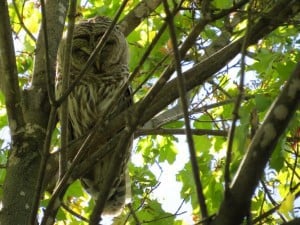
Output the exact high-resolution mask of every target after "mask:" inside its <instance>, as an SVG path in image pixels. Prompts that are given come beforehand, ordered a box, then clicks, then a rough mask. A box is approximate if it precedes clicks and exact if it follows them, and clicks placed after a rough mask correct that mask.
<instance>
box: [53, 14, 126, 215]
mask: <svg viewBox="0 0 300 225" xmlns="http://www.w3.org/2000/svg"><path fill="white" fill-rule="evenodd" d="M110 24H111V20H110V19H108V18H106V17H96V18H92V19H88V20H82V21H81V22H79V23H78V24H76V25H75V29H74V34H73V47H72V64H71V68H70V83H72V81H74V80H75V78H76V77H77V76H78V75H79V73H80V71H81V69H82V68H83V66H84V65H85V63H86V61H87V59H88V58H89V56H90V54H91V53H92V51H93V50H94V49H95V47H96V45H97V43H98V41H99V40H100V38H101V37H102V36H103V34H104V32H105V31H106V30H107V29H108V28H109V26H110ZM64 47H65V40H64V39H63V40H62V43H61V45H60V49H59V53H58V66H57V79H56V80H57V84H56V95H57V96H60V95H61V92H62V90H61V76H62V69H63V59H64V52H63V50H64ZM127 52H128V47H127V42H126V40H125V37H124V35H123V34H122V32H121V31H120V30H119V29H118V27H115V28H114V29H113V31H112V32H111V34H110V36H109V38H108V40H107V41H106V44H105V46H104V48H103V49H102V51H101V52H100V54H98V55H97V56H96V60H95V62H94V63H93V64H92V65H91V66H90V67H89V68H88V70H87V71H86V73H85V74H84V76H83V78H82V79H81V80H80V82H79V84H78V85H77V86H75V88H74V90H73V91H72V92H71V93H70V95H69V101H68V114H69V122H70V124H69V128H68V129H69V134H70V136H71V140H74V139H77V138H80V137H81V136H82V135H84V134H87V133H88V132H89V131H90V129H91V128H92V127H93V125H95V122H96V121H97V119H98V117H99V115H100V114H101V115H102V112H103V109H104V108H105V107H107V104H108V102H109V101H110V99H111V98H112V96H113V95H114V93H115V91H116V90H118V89H119V88H120V87H121V85H123V84H124V82H126V80H127V77H128V74H129V72H128V65H127V64H128V63H127V60H128V54H127ZM131 102H132V100H131V97H130V90H129V87H128V89H127V90H126V92H125V93H124V94H123V96H122V97H121V98H120V99H119V102H118V104H116V105H114V106H113V107H112V109H111V111H110V112H109V113H108V115H105V119H111V118H112V117H113V116H114V115H116V114H118V113H120V112H121V111H123V110H124V109H126V108H127V107H128V106H129V105H130V104H131ZM100 147H101V146H100ZM126 152H127V153H126V157H125V158H124V163H123V165H121V167H122V168H121V171H122V172H121V174H119V176H118V177H116V178H115V180H114V183H113V186H112V187H111V190H110V194H109V196H108V198H107V201H106V205H105V209H104V211H103V214H115V213H117V212H118V211H119V210H120V208H122V206H123V205H124V202H125V196H126V194H128V187H127V188H126V185H128V179H127V178H128V176H127V175H128V174H127V170H126V167H127V161H128V158H129V155H130V148H128V149H126ZM112 155H113V152H110V153H109V154H107V155H106V156H105V157H104V158H103V159H101V160H100V161H99V162H97V163H96V164H95V165H94V166H93V169H92V170H91V171H88V172H87V173H86V174H85V175H84V176H83V177H81V178H80V180H81V183H82V185H83V187H84V188H85V189H86V191H87V192H88V193H89V194H90V195H91V196H92V197H93V198H94V199H97V196H98V193H99V192H100V191H101V185H102V182H103V177H105V176H107V170H108V168H109V163H110V161H111V157H112ZM126 189H127V190H126Z"/></svg>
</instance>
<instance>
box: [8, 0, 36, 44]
mask: <svg viewBox="0 0 300 225" xmlns="http://www.w3.org/2000/svg"><path fill="white" fill-rule="evenodd" d="M12 3H13V6H14V9H15V12H16V15H17V17H18V20H19V23H20V25H21V27H23V29H24V30H25V32H26V33H27V34H28V36H29V37H30V38H31V40H33V41H34V42H36V38H35V37H34V36H33V34H32V33H31V32H30V30H29V29H28V28H27V26H26V25H25V24H24V22H23V19H22V16H21V14H20V11H19V9H18V6H17V4H16V0H13V1H12Z"/></svg>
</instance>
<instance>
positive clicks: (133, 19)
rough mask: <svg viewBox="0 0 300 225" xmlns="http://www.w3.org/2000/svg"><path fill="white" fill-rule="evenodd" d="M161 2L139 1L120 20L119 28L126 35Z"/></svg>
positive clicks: (156, 0)
mask: <svg viewBox="0 0 300 225" xmlns="http://www.w3.org/2000/svg"><path fill="white" fill-rule="evenodd" d="M161 2H162V0H143V1H141V2H140V3H139V4H138V5H137V6H136V7H135V8H134V9H133V10H131V11H130V13H128V14H127V15H126V16H125V17H124V18H123V19H122V20H121V21H120V29H121V31H122V32H123V33H124V35H125V36H128V35H129V34H130V33H131V32H132V31H133V30H134V29H135V28H136V27H137V26H138V25H139V24H140V23H141V22H142V21H143V20H144V19H145V18H146V17H147V16H149V15H150V13H151V12H153V11H154V10H155V9H156V8H157V7H158V6H159V5H160V3H161Z"/></svg>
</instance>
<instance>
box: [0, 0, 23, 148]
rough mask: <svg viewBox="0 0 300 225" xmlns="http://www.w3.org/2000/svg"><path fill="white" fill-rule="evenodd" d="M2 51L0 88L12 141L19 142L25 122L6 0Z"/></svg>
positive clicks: (1, 12) (0, 19)
mask: <svg viewBox="0 0 300 225" xmlns="http://www.w3.org/2000/svg"><path fill="white" fill-rule="evenodd" d="M0 53H1V54H0V81H1V82H0V85H1V86H0V88H1V89H2V91H3V93H4V96H5V104H6V110H7V115H8V121H9V128H10V132H11V136H12V141H13V143H14V144H18V142H20V140H19V139H18V137H19V136H20V135H21V134H23V133H24V124H25V122H24V117H23V112H22V108H21V94H20V89H19V81H18V72H17V65H16V57H15V50H14V44H13V39H12V34H11V26H10V18H9V14H8V5H7V2H6V1H1V2H0ZM19 144H21V143H19Z"/></svg>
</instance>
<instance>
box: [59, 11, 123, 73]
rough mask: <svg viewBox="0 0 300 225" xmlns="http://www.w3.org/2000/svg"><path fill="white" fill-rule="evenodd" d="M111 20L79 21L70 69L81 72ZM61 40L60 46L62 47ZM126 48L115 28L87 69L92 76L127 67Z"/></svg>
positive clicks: (76, 26) (99, 17)
mask: <svg viewBox="0 0 300 225" xmlns="http://www.w3.org/2000/svg"><path fill="white" fill-rule="evenodd" d="M110 24H111V20H110V19H109V18H107V17H103V16H98V17H95V18H92V19H87V20H81V21H80V22H79V23H78V24H76V25H75V29H74V33H73V47H72V67H73V69H76V70H81V69H82V67H83V66H84V65H85V63H86V61H87V60H88V58H89V56H90V55H91V53H92V52H93V50H94V49H95V48H96V45H97V43H98V42H99V40H100V39H101V37H102V36H103V35H104V33H105V32H106V31H107V30H108V28H109V26H110ZM63 42H64V40H62V44H61V46H64V43H63ZM127 61H128V47H127V42H126V39H125V37H124V35H123V33H122V32H121V31H120V30H119V28H118V26H115V27H114V29H113V30H112V32H111V33H110V35H109V37H108V39H107V41H106V43H105V45H104V47H103V49H102V51H101V52H100V53H98V55H97V56H96V59H95V62H94V63H93V64H92V65H91V67H90V68H89V69H88V71H89V72H92V73H94V74H99V73H105V72H109V71H110V70H112V69H114V68H115V67H116V66H120V65H127V63H128V62H127Z"/></svg>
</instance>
